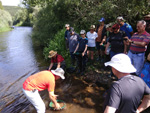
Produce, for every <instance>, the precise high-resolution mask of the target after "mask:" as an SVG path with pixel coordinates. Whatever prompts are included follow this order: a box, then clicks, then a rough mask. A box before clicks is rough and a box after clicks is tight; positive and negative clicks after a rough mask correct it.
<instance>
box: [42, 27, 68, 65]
mask: <svg viewBox="0 0 150 113" xmlns="http://www.w3.org/2000/svg"><path fill="white" fill-rule="evenodd" d="M64 33H65V29H62V30H60V31H58V32H57V34H56V35H55V36H54V38H53V39H51V40H50V42H49V44H48V47H45V48H44V56H45V59H48V55H49V51H50V50H54V51H57V53H58V54H60V55H62V56H63V58H64V59H65V61H66V64H70V54H69V51H68V50H67V49H66V45H65V38H64Z"/></svg>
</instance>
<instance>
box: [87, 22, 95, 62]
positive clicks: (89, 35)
mask: <svg viewBox="0 0 150 113" xmlns="http://www.w3.org/2000/svg"><path fill="white" fill-rule="evenodd" d="M86 36H87V38H88V49H87V54H88V58H89V59H91V60H92V61H93V60H94V50H95V46H96V44H95V39H96V38H97V37H98V35H97V33H96V32H95V25H91V27H90V31H89V32H87V35H86Z"/></svg>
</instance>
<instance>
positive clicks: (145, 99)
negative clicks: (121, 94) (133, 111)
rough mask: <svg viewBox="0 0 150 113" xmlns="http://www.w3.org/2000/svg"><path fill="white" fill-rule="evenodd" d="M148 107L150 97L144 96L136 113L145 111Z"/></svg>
mask: <svg viewBox="0 0 150 113" xmlns="http://www.w3.org/2000/svg"><path fill="white" fill-rule="evenodd" d="M149 106H150V95H145V96H144V97H143V100H142V103H141V104H140V106H139V107H138V109H137V113H138V112H139V113H140V112H142V111H143V110H145V109H146V108H148V107H149Z"/></svg>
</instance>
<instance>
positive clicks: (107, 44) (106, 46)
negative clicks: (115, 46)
mask: <svg viewBox="0 0 150 113" xmlns="http://www.w3.org/2000/svg"><path fill="white" fill-rule="evenodd" d="M109 45H110V43H109V42H107V45H106V48H105V54H107V49H108V47H109Z"/></svg>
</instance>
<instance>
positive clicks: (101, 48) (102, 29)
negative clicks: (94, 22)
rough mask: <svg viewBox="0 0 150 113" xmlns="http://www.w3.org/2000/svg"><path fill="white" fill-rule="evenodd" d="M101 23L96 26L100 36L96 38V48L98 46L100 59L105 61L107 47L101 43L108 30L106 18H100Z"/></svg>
mask: <svg viewBox="0 0 150 113" xmlns="http://www.w3.org/2000/svg"><path fill="white" fill-rule="evenodd" d="M99 22H100V24H99V25H98V26H97V28H96V32H97V34H98V37H97V38H96V48H97V52H98V59H97V60H100V59H101V61H103V60H104V51H105V48H104V46H102V45H100V43H101V42H102V40H103V38H104V35H105V32H106V27H105V18H103V17H102V18H101V19H100V20H99Z"/></svg>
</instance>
